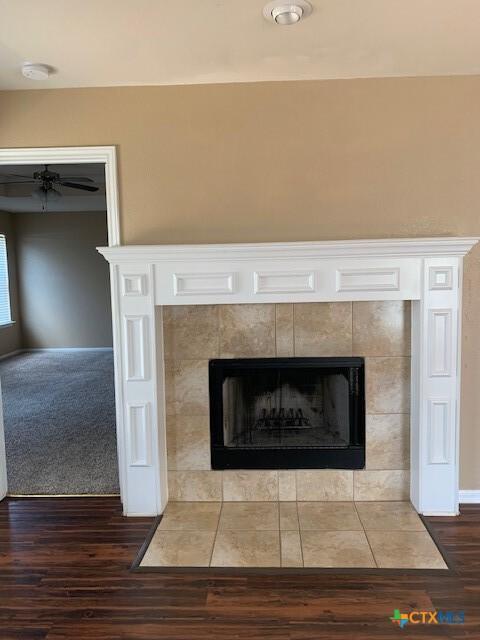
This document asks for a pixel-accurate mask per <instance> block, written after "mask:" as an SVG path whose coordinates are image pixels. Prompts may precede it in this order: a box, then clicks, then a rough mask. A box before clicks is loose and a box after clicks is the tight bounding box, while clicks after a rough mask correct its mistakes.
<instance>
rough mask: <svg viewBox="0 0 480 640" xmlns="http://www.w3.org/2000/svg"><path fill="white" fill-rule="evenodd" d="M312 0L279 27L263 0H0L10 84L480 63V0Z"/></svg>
mask: <svg viewBox="0 0 480 640" xmlns="http://www.w3.org/2000/svg"><path fill="white" fill-rule="evenodd" d="M311 1H312V4H313V7H314V10H313V13H312V15H311V16H310V17H309V18H307V19H306V20H305V21H302V22H301V23H299V24H297V25H293V26H287V27H279V26H276V25H274V24H272V23H269V22H267V21H266V20H265V19H264V18H263V17H262V8H263V5H264V2H263V1H262V0H237V1H234V0H135V1H132V0H82V2H79V1H78V0H76V1H74V0H42V1H39V0H0V88H3V89H29V88H54V87H87V86H114V85H162V84H196V83H216V82H247V81H261V80H300V79H325V78H358V77H384V76H424V75H465V74H478V73H480V0H311ZM24 61H29V62H42V63H46V64H49V65H52V66H53V67H55V68H56V69H57V70H58V71H57V73H56V74H55V75H53V76H51V78H49V79H48V80H47V81H46V82H35V81H33V80H27V79H25V78H23V77H22V76H21V74H20V67H21V65H22V63H23V62H24Z"/></svg>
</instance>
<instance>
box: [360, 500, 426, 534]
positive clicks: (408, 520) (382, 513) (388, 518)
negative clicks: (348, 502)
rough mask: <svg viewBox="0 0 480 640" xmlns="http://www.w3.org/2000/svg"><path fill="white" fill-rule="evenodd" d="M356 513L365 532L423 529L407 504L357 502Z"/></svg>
mask: <svg viewBox="0 0 480 640" xmlns="http://www.w3.org/2000/svg"><path fill="white" fill-rule="evenodd" d="M356 507H357V511H358V514H359V516H360V520H361V521H362V524H363V526H364V528H365V529H366V530H367V531H370V530H378V531H424V530H425V527H424V526H423V522H422V521H421V520H420V518H419V516H418V514H417V512H416V511H415V509H414V508H413V507H412V505H411V504H410V503H409V502H357V503H356Z"/></svg>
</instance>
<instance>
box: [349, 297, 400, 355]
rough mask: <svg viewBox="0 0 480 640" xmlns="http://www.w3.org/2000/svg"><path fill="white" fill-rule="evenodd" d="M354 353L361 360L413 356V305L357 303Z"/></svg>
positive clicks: (397, 301) (384, 302) (396, 301)
mask: <svg viewBox="0 0 480 640" xmlns="http://www.w3.org/2000/svg"><path fill="white" fill-rule="evenodd" d="M353 353H354V355H358V356H409V355H410V302H409V301H406V300H387V301H370V302H354V303H353Z"/></svg>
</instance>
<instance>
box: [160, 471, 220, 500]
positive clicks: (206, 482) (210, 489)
mask: <svg viewBox="0 0 480 640" xmlns="http://www.w3.org/2000/svg"><path fill="white" fill-rule="evenodd" d="M168 494H169V498H170V500H171V501H172V502H217V501H221V500H222V472H221V471H169V472H168Z"/></svg>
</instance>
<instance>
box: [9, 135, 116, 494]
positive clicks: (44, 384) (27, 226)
mask: <svg viewBox="0 0 480 640" xmlns="http://www.w3.org/2000/svg"><path fill="white" fill-rule="evenodd" d="M0 183H1V184H0V211H2V213H1V214H0V218H1V220H0V222H1V223H2V229H0V241H1V240H2V236H3V239H4V242H5V244H6V252H5V255H6V260H5V262H6V278H4V279H3V282H4V283H5V282H6V290H7V293H8V296H9V297H10V299H9V300H8V299H7V298H8V296H3V298H5V299H6V300H7V303H8V305H9V307H10V308H9V310H7V312H9V313H10V318H7V317H6V316H5V317H2V318H0V323H2V324H0V379H1V382H2V387H3V414H4V432H5V433H4V435H5V441H6V445H5V451H6V456H5V451H3V452H0V458H2V457H3V462H2V460H1V459H0V476H2V475H3V476H5V468H6V470H7V473H6V476H7V480H8V483H7V487H6V492H8V494H10V495H106V494H108V495H111V494H118V493H119V492H120V494H121V483H120V481H119V465H118V455H117V434H116V408H115V392H114V386H115V385H114V362H113V336H112V322H111V318H112V316H111V306H110V299H111V298H110V296H111V294H110V282H109V271H108V267H106V266H105V262H104V260H103V258H102V257H101V256H100V255H99V254H98V253H97V251H96V247H97V246H105V245H106V244H108V245H110V246H113V245H115V244H117V243H118V242H119V230H118V209H117V194H116V167H115V149H114V148H112V147H94V148H92V147H86V148H65V149H31V150H28V149H19V150H16V149H11V150H0ZM3 228H4V229H5V230H6V231H5V232H4V233H3ZM0 245H1V242H0ZM0 249H1V247H0ZM1 260H2V255H1V251H0V280H1V279H2V273H1ZM1 297H2V286H1V285H0V298H1ZM2 301H3V299H1V300H0V316H1V315H2V310H3V306H2ZM2 332H3V335H2ZM12 346H13V347H17V348H11V347H12ZM0 440H1V439H0ZM0 444H1V442H0ZM2 493H5V491H3V492H2ZM0 497H2V496H0Z"/></svg>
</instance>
